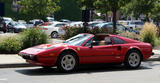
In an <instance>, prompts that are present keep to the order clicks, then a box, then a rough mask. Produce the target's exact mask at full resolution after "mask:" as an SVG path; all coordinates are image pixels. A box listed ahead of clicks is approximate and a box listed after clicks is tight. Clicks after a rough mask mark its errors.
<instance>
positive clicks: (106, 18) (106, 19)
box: [105, 12, 108, 22]
mask: <svg viewBox="0 0 160 83" xmlns="http://www.w3.org/2000/svg"><path fill="white" fill-rule="evenodd" d="M105 21H106V22H108V13H107V12H106V17H105Z"/></svg>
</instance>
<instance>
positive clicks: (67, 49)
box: [58, 47, 79, 56]
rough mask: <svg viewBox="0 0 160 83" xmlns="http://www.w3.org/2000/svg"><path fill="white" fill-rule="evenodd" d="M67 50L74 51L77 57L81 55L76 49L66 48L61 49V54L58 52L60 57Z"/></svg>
mask: <svg viewBox="0 0 160 83" xmlns="http://www.w3.org/2000/svg"><path fill="white" fill-rule="evenodd" d="M65 50H72V51H74V52H75V53H76V54H77V55H79V53H78V51H77V50H76V49H75V48H71V47H65V48H63V49H61V50H60V51H59V52H58V56H59V55H60V54H61V53H62V52H63V51H65Z"/></svg>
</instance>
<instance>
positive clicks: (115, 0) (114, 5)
mask: <svg viewBox="0 0 160 83" xmlns="http://www.w3.org/2000/svg"><path fill="white" fill-rule="evenodd" d="M130 1H131V0H96V3H101V4H102V5H103V6H102V7H104V8H105V9H108V10H109V11H112V13H113V27H114V29H113V33H116V30H117V28H116V22H117V20H116V19H117V17H116V13H117V11H118V10H120V8H122V7H124V6H126V4H128V3H129V2H130Z"/></svg>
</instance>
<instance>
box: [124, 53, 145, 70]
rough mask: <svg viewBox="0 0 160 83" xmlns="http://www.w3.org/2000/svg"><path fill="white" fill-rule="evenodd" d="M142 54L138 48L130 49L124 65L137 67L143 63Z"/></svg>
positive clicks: (131, 67) (130, 67)
mask: <svg viewBox="0 0 160 83" xmlns="http://www.w3.org/2000/svg"><path fill="white" fill-rule="evenodd" d="M141 61H142V55H141V53H140V52H139V51H137V50H130V51H129V52H128V53H127V54H126V57H125V61H124V65H125V66H126V67H127V68H129V69H136V68H138V67H139V66H140V65H141Z"/></svg>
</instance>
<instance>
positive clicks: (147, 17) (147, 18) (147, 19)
mask: <svg viewBox="0 0 160 83" xmlns="http://www.w3.org/2000/svg"><path fill="white" fill-rule="evenodd" d="M146 21H147V22H150V20H149V15H148V14H146Z"/></svg>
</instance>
